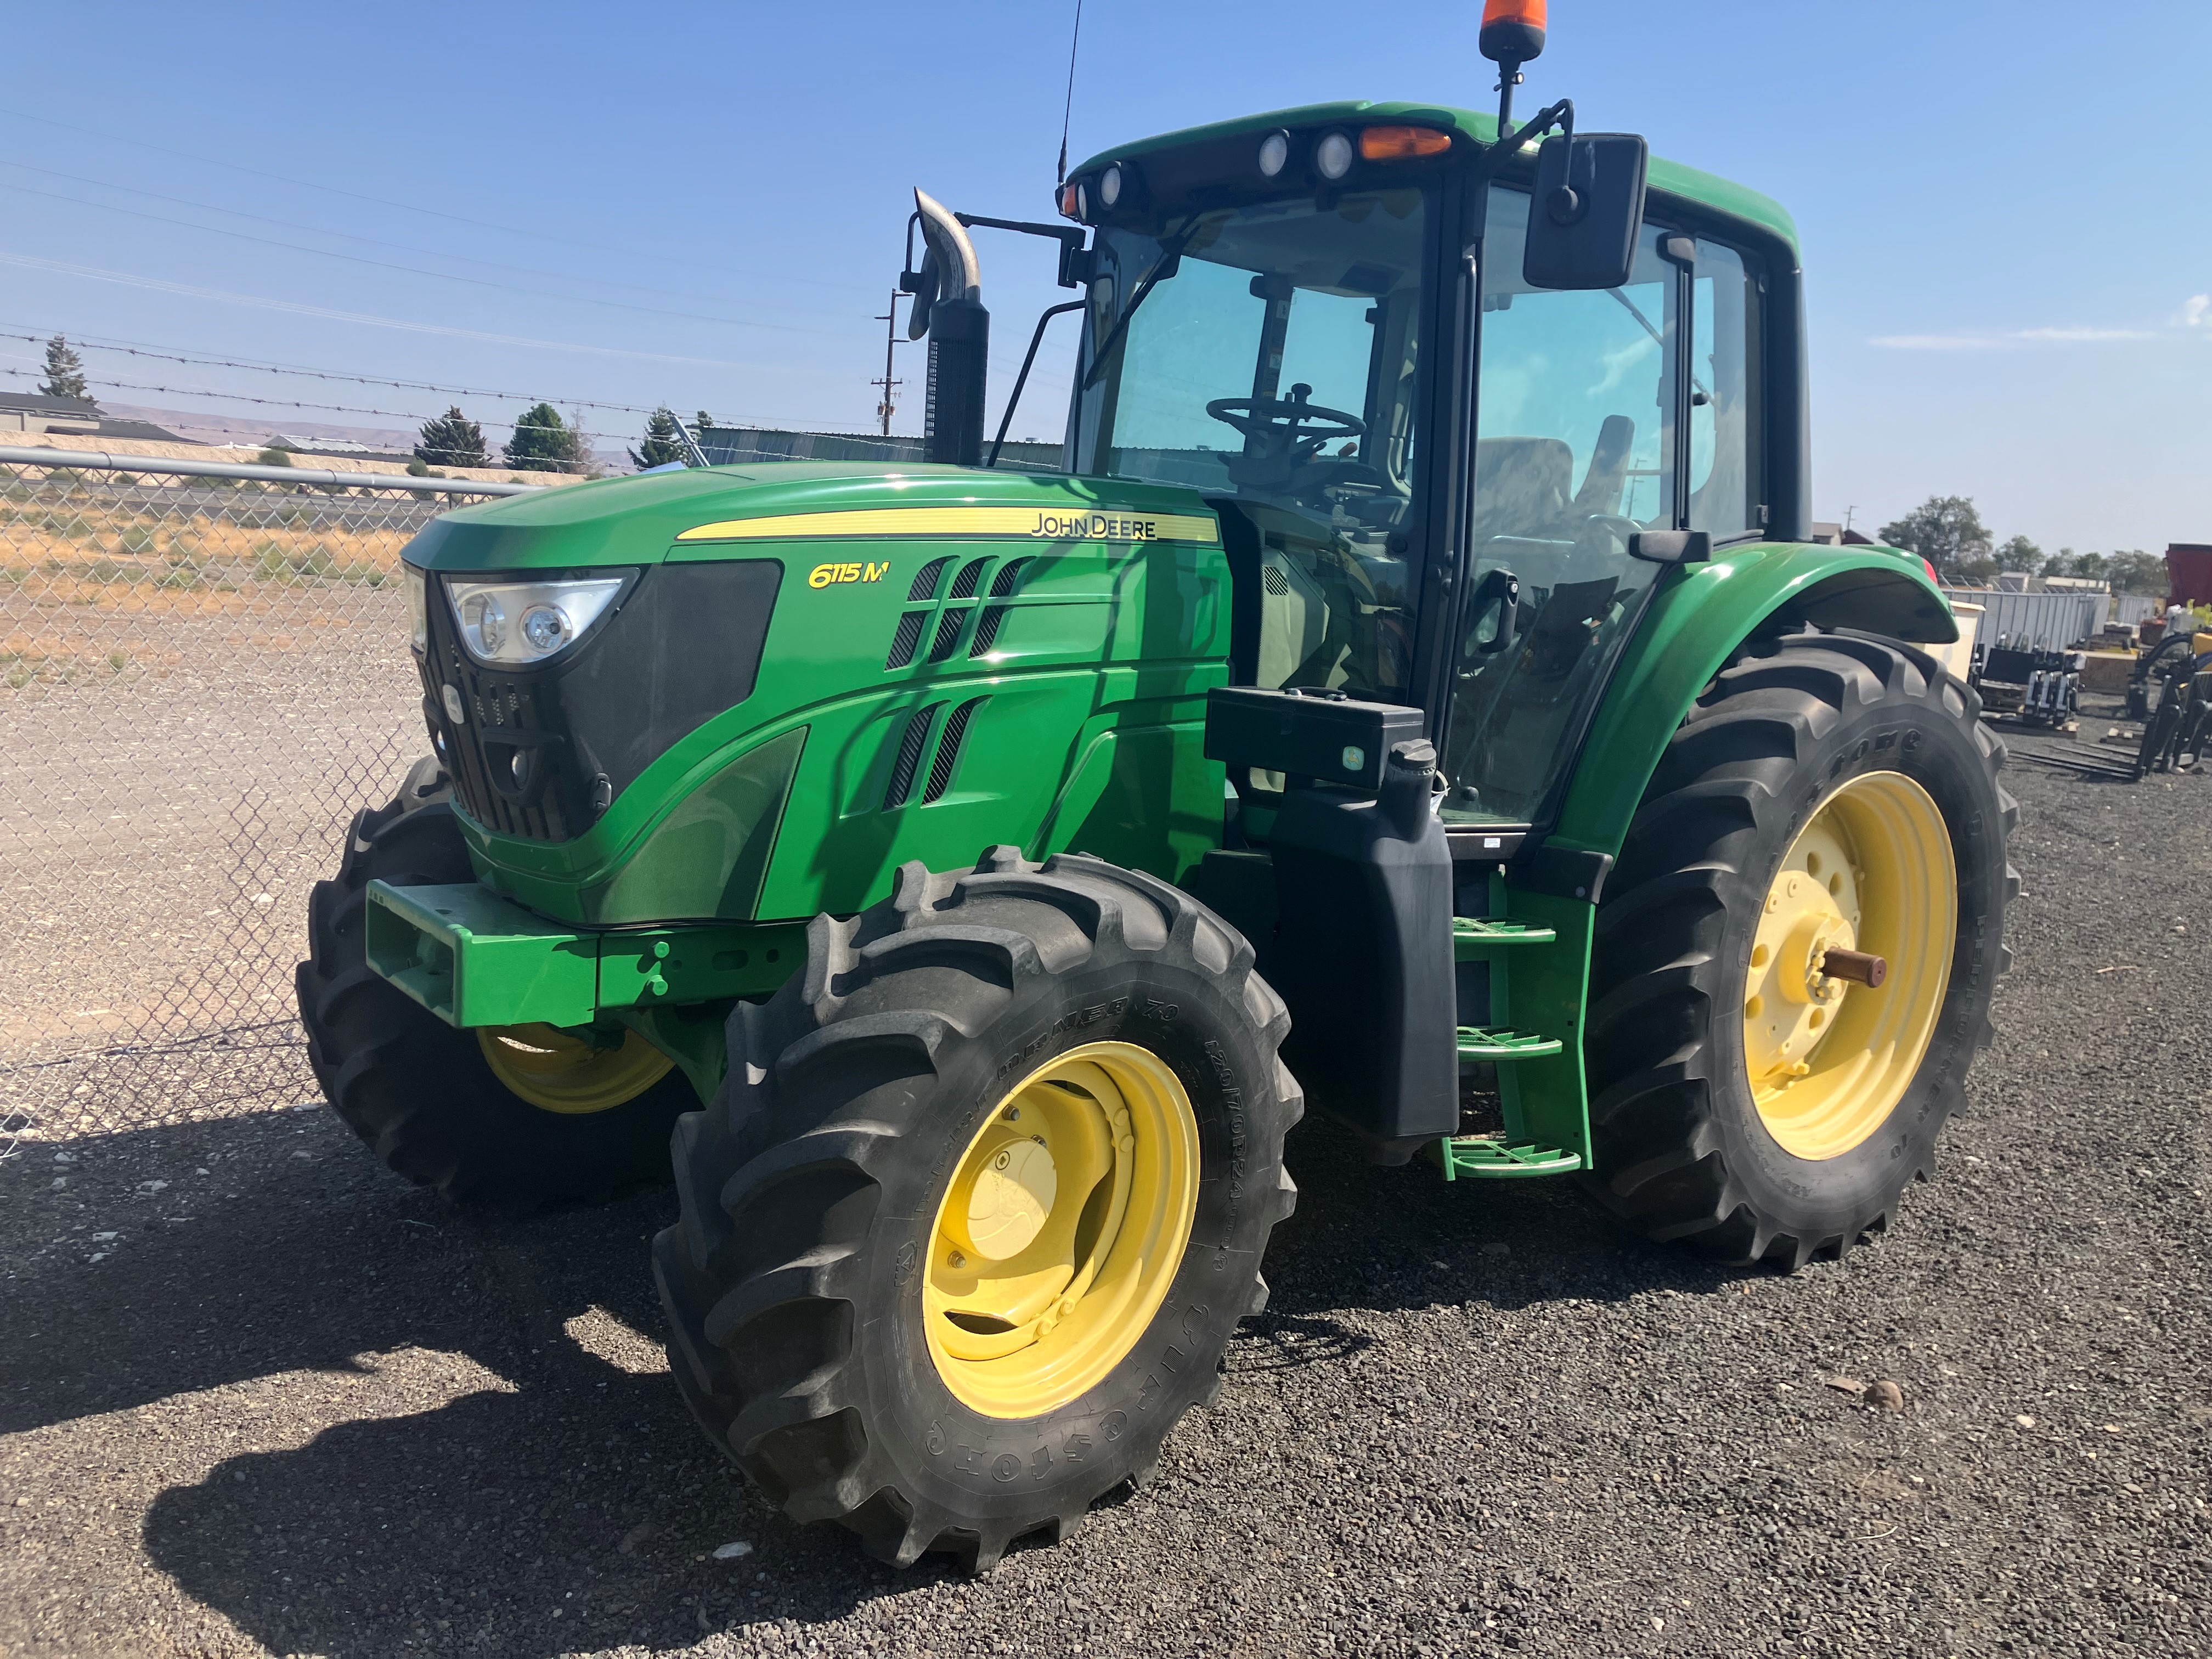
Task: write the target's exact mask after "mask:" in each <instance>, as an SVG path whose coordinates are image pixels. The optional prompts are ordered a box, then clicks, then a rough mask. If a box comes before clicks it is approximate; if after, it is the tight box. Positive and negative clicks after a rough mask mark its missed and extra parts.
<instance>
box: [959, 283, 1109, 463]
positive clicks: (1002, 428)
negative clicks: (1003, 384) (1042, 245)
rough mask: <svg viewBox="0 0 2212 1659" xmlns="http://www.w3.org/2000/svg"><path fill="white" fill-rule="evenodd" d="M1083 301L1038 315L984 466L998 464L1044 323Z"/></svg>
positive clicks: (1072, 302) (1042, 332)
mask: <svg viewBox="0 0 2212 1659" xmlns="http://www.w3.org/2000/svg"><path fill="white" fill-rule="evenodd" d="M1084 303H1085V302H1084V301H1081V300H1070V301H1067V302H1066V304H1064V305H1056V306H1048V307H1045V309H1044V312H1043V314H1042V315H1041V316H1040V317H1038V319H1037V325H1036V332H1035V333H1034V334H1032V335H1030V349H1029V350H1028V351H1027V352H1025V353H1024V354H1023V356H1022V372H1021V373H1020V374H1017V375H1015V376H1014V389H1013V391H1012V392H1010V393H1009V394H1007V398H1006V413H1005V414H1004V415H1001V416H1000V417H999V435H998V436H997V437H995V438H994V439H992V440H991V453H990V454H989V455H988V456H987V458H986V459H985V460H984V462H983V465H985V466H996V465H998V464H999V452H1000V450H1001V449H1003V448H1005V447H1006V428H1009V427H1011V426H1012V425H1013V423H1014V410H1016V409H1017V408H1018V407H1019V406H1020V404H1021V401H1022V388H1023V387H1024V386H1027V385H1028V384H1029V383H1030V364H1031V363H1034V362H1036V355H1037V348H1038V347H1039V346H1041V345H1042V344H1043V343H1044V326H1045V325H1046V324H1047V323H1048V322H1050V321H1051V320H1052V319H1054V318H1055V317H1057V316H1059V315H1060V313H1061V312H1063V311H1080V310H1082V309H1083V307H1084Z"/></svg>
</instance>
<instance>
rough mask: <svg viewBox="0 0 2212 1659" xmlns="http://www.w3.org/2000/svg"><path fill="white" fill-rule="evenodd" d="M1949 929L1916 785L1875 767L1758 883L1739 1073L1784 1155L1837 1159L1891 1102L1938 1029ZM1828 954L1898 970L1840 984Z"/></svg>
mask: <svg viewBox="0 0 2212 1659" xmlns="http://www.w3.org/2000/svg"><path fill="white" fill-rule="evenodd" d="M1957 926H1958V878H1957V872H1956V866H1955V863H1954V856H1953V854H1952V850H1951V843H1950V836H1949V832H1948V829H1947V827H1946V826H1945V823H1944V821H1943V815H1942V809H1941V808H1940V807H1938V806H1937V805H1936V802H1935V800H1934V799H1933V798H1932V797H1930V796H1929V793H1928V792H1927V791H1926V790H1924V789H1923V788H1922V787H1920V786H1919V785H1918V784H1917V783H1916V782H1914V781H1912V780H1911V779H1910V778H1908V777H1906V776H1905V775H1903V774H1902V773H1898V772H1875V773H1869V774H1866V775H1863V776H1861V777H1858V778H1855V779H1853V780H1852V781H1850V783H1847V784H1845V785H1844V787H1842V788H1841V789H1839V790H1838V791H1837V792H1836V793H1834V794H1833V795H1832V796H1830V797H1829V798H1828V799H1827V800H1826V802H1824V803H1823V804H1822V805H1821V807H1820V811H1818V812H1816V813H1815V814H1814V817H1813V819H1812V821H1811V822H1810V823H1808V824H1807V825H1806V826H1805V828H1804V829H1803V830H1802V832H1801V833H1800V834H1799V836H1798V837H1797V839H1796V842H1794V843H1793V844H1792V845H1791V846H1790V850H1789V852H1788V853H1787V854H1784V857H1783V860H1782V864H1781V867H1780V868H1779V869H1778V871H1777V872H1775V876H1774V879H1773V882H1772V884H1771V885H1770V886H1769V888H1768V889H1767V893H1766V898H1765V902H1764V904H1763V905H1762V907H1761V909H1760V913H1759V921H1758V925H1757V927H1756V929H1755V931H1754V932H1753V937H1752V948H1751V956H1750V961H1749V964H1748V968H1747V973H1746V975H1745V994H1744V1000H1743V1050H1744V1069H1745V1071H1746V1073H1747V1075H1748V1078H1749V1080H1750V1083H1751V1088H1752V1093H1753V1098H1754V1099H1755V1100H1756V1102H1757V1103H1758V1107H1759V1117H1760V1120H1761V1121H1762V1122H1764V1123H1765V1126H1766V1128H1767V1130H1768V1132H1769V1133H1771V1134H1772V1135H1773V1136H1774V1138H1775V1139H1776V1140H1777V1141H1778V1142H1779V1143H1780V1144H1781V1146H1782V1147H1783V1148H1784V1151H1786V1152H1790V1153H1793V1154H1794V1155H1796V1157H1799V1158H1814V1159H1819V1158H1838V1157H1841V1156H1842V1155H1843V1154H1844V1152H1849V1151H1850V1149H1851V1148H1852V1147H1854V1146H1858V1145H1859V1144H1861V1143H1862V1142H1863V1141H1864V1140H1865V1139H1867V1138H1868V1137H1869V1135H1871V1134H1873V1133H1875V1130H1876V1129H1878V1128H1879V1127H1881V1125H1882V1123H1883V1122H1884V1121H1887V1118H1888V1116H1889V1115H1890V1113H1891V1112H1892V1111H1893V1110H1894V1109H1896V1106H1897V1103H1898V1102H1899V1100H1900V1099H1902V1098H1903V1097H1904V1094H1905V1089H1906V1088H1907V1087H1908V1086H1909V1085H1911V1080H1912V1078H1913V1075H1914V1073H1916V1072H1917V1070H1918V1069H1919V1065H1920V1058H1921V1056H1922V1055H1923V1054H1924V1053H1925V1052H1926V1051H1927V1047H1928V1042H1929V1039H1930V1037H1932V1036H1933V1035H1934V1033H1935V1027H1936V1016H1937V1015H1938V1014H1939V1013H1940V1012H1941V1011H1942V1002H1943V997H1944V994H1945V992H1946V991H1947V990H1948V987H1949V982H1950V969H1951V951H1952V945H1953V943H1954V934H1955V933H1956V931H1957ZM1831 951H1838V952H1841V951H1851V952H1859V951H1864V952H1868V953H1870V954H1871V955H1872V956H1875V957H1881V958H1884V959H1886V960H1885V963H1884V965H1885V966H1888V965H1890V964H1893V965H1894V967H1895V969H1896V970H1897V971H1894V972H1892V973H1890V974H1889V975H1888V977H1887V979H1886V980H1884V981H1882V982H1881V985H1880V987H1879V988H1876V987H1872V986H1868V985H1864V984H1852V983H1849V982H1847V981H1844V980H1843V979H1841V978H1839V977H1838V976H1837V975H1835V974H1833V973H1831V972H1829V971H1828V969H1827V962H1826V957H1827V956H1828V953H1829V952H1831Z"/></svg>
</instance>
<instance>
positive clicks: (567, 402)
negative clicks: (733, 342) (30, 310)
mask: <svg viewBox="0 0 2212 1659" xmlns="http://www.w3.org/2000/svg"><path fill="white" fill-rule="evenodd" d="M21 327H22V325H21V324H20V323H19V324H16V325H14V326H13V327H11V328H9V329H5V330H0V339H4V340H26V341H28V342H29V343H31V344H33V345H44V344H46V343H47V342H48V341H49V340H54V339H65V340H67V341H68V342H69V343H70V344H72V345H75V346H81V347H82V348H83V349H85V350H87V351H119V352H122V353H124V354H125V356H132V357H156V358H159V359H161V361H162V362H172V363H185V364H188V365H190V366H191V367H192V368H242V369H247V370H251V371H252V372H254V373H256V374H289V375H294V376H296V377H299V378H301V379H303V380H344V381H347V382H349V383H350V384H353V385H356V386H392V387H394V388H395V389H397V390H398V391H401V392H438V393H439V394H441V396H444V397H450V398H504V399H506V400H507V401H509V402H513V403H524V404H536V403H550V404H560V405H562V406H563V407H564V408H568V409H618V410H622V411H623V413H624V414H626V415H650V414H653V412H654V410H653V408H648V407H647V406H646V405H645V404H611V403H608V402H606V401H605V399H603V398H548V397H545V396H544V394H543V393H541V392H495V391H492V390H490V389H489V388H488V387H484V386H441V385H439V384H438V383H437V382H436V381H435V380H391V379H389V378H387V377H386V376H384V375H380V374H351V373H349V372H347V371H344V370H341V369H334V368H307V367H306V366H304V365H302V364H293V363H272V362H256V361H255V360H254V359H252V358H250V357H245V358H240V357H198V356H185V355H182V349H181V348H177V349H168V348H164V347H160V346H153V345H148V344H146V343H143V342H138V341H126V340H114V339H106V338H101V337H96V336H93V335H79V334H70V333H67V332H66V331H64V330H60V329H48V330H46V331H43V332H38V333H31V334H24V333H21V332H18V330H20V329H21ZM656 407H659V408H666V407H668V405H666V404H659V405H657V406H656Z"/></svg>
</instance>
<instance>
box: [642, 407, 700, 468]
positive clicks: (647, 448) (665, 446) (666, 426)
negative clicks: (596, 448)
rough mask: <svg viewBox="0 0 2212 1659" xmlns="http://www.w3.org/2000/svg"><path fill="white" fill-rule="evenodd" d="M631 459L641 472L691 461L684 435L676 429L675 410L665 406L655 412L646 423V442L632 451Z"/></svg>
mask: <svg viewBox="0 0 2212 1659" xmlns="http://www.w3.org/2000/svg"><path fill="white" fill-rule="evenodd" d="M629 459H630V461H631V464H632V465H635V467H636V468H637V470H638V471H641V472H642V471H645V470H646V469H647V467H651V466H666V465H668V464H669V462H671V461H683V460H689V459H690V451H689V450H687V449H686V448H684V435H683V434H682V433H680V432H678V430H677V429H676V411H675V410H671V409H669V408H666V407H665V406H664V407H662V408H659V409H656V410H653V414H652V416H650V417H649V418H648V419H647V421H646V423H645V442H644V444H643V446H642V447H639V448H636V449H633V450H631V451H630V453H629Z"/></svg>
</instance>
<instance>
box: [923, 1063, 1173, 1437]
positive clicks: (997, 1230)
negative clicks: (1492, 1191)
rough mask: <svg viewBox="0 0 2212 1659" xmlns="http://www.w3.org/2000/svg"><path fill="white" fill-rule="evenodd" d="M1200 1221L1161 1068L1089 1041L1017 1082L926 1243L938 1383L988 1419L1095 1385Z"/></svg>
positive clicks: (1026, 1412) (1129, 1341)
mask: <svg viewBox="0 0 2212 1659" xmlns="http://www.w3.org/2000/svg"><path fill="white" fill-rule="evenodd" d="M1197 1212H1198V1119H1197V1116H1196V1115H1195V1114H1194V1112H1193V1111H1192V1110H1191V1105H1190V1096H1189V1095H1188V1093H1187V1092H1186V1091H1184V1089H1183V1086H1182V1082H1181V1080H1180V1079H1177V1078H1176V1074H1175V1073H1173V1072H1172V1071H1170V1070H1169V1069H1168V1066H1167V1065H1166V1063H1165V1062H1164V1061H1163V1060H1161V1059H1160V1058H1159V1057H1158V1055H1156V1054H1152V1052H1151V1051H1150V1050H1148V1049H1145V1048H1138V1047H1137V1046H1136V1045H1135V1044H1133V1043H1128V1042H1091V1043H1085V1045H1084V1046H1083V1047H1081V1048H1072V1049H1070V1050H1069V1051H1068V1052H1067V1053H1066V1054H1062V1055H1060V1057H1059V1058H1058V1059H1057V1060H1053V1061H1052V1062H1051V1063H1050V1064H1049V1065H1047V1066H1041V1067H1039V1068H1038V1069H1037V1070H1036V1071H1034V1072H1032V1073H1030V1074H1029V1075H1028V1076H1027V1077H1025V1078H1024V1079H1022V1080H1021V1081H1020V1082H1019V1083H1018V1084H1016V1085H1014V1086H1013V1088H1012V1089H1011V1090H1009V1091H1007V1093H1006V1095H1005V1096H1004V1097H1002V1098H1001V1099H1000V1101H999V1103H998V1104H997V1105H995V1106H994V1107H993V1108H992V1109H991V1115H990V1116H989V1117H988V1118H987V1120H986V1121H985V1122H984V1124H983V1127H981V1129H980V1130H978V1131H977V1132H976V1133H975V1139H972V1140H970V1141H969V1143H968V1150H967V1152H965V1153H964V1154H963V1156H962V1158H961V1159H960V1164H959V1167H958V1168H957V1170H955V1171H954V1173H953V1176H952V1184H951V1186H950V1187H948V1188H946V1189H945V1197H944V1199H943V1200H941V1201H940V1202H939V1205H938V1206H937V1218H936V1220H935V1222H934V1223H933V1225H932V1226H931V1228H930V1233H929V1250H930V1255H929V1271H928V1273H927V1274H926V1275H924V1277H923V1279H922V1288H921V1306H922V1321H923V1325H924V1328H925V1329H926V1330H927V1333H928V1340H929V1354H930V1358H932V1359H933V1360H934V1361H935V1362H936V1364H937V1370H938V1375H939V1376H942V1377H943V1378H944V1379H945V1385H946V1386H947V1387H949V1388H950V1389H951V1390H952V1392H953V1393H954V1394H955V1395H957V1396H958V1397H959V1398H960V1400H961V1401H963V1403H964V1404H966V1405H968V1406H969V1407H972V1408H974V1409H975V1410H976V1411H978V1412H981V1413H983V1414H984V1415H985V1416H987V1417H999V1418H1023V1417H1036V1416H1039V1415H1041V1414H1042V1413H1045V1412H1048V1411H1052V1410H1054V1409H1055V1408H1056V1407H1060V1406H1064V1405H1066V1403H1067V1402H1068V1401H1071V1400H1073V1399H1075V1398H1077V1397H1078V1396H1079V1395H1081V1394H1083V1393H1084V1392H1085V1390H1086V1389H1091V1388H1092V1387H1094V1386H1095V1385H1096V1384H1097V1383H1098V1382H1099V1381H1100V1380H1101V1379H1102V1378H1103V1377H1104V1376H1105V1375H1106V1374H1107V1373H1108V1372H1109V1371H1110V1370H1113V1368H1114V1367H1115V1364H1118V1363H1120V1361H1121V1358H1122V1357H1123V1356H1124V1355H1126V1354H1127V1352H1129V1350H1130V1349H1131V1348H1133V1346H1136V1343H1137V1340H1138V1338H1139V1337H1140V1336H1142V1335H1143V1334H1145V1331H1146V1328H1147V1327H1148V1326H1150V1325H1151V1324H1152V1316H1153V1315H1155V1314H1157V1313H1158V1311H1159V1308H1160V1304H1161V1302H1162V1301H1164V1299H1165V1298H1166V1297H1167V1293H1168V1287H1169V1285H1171V1284H1172V1283H1173V1282H1174V1280H1175V1275H1176V1268H1177V1267H1180V1266H1181V1265H1182V1255H1183V1249H1184V1247H1185V1246H1186V1245H1187V1244H1188V1243H1189V1242H1190V1227H1191V1220H1192V1218H1193V1217H1194V1216H1195V1215H1196V1214H1197Z"/></svg>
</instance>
